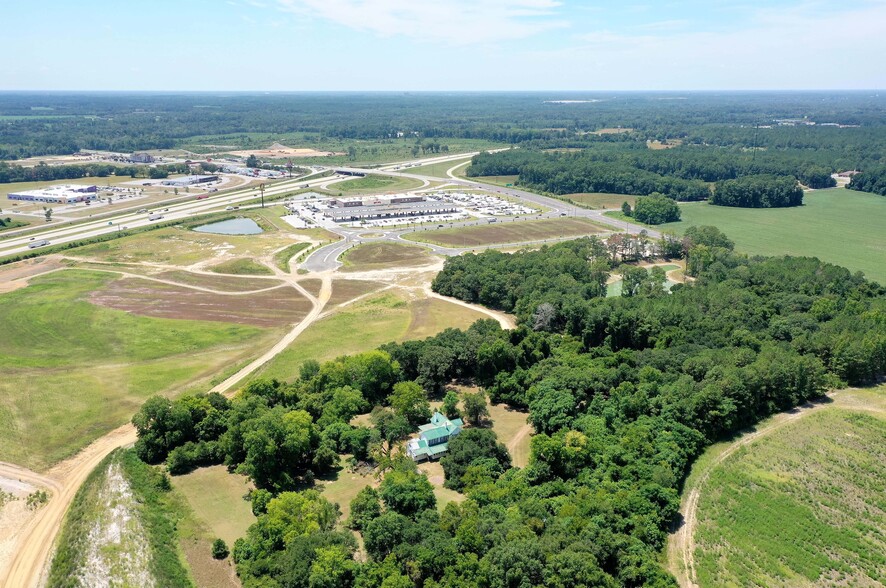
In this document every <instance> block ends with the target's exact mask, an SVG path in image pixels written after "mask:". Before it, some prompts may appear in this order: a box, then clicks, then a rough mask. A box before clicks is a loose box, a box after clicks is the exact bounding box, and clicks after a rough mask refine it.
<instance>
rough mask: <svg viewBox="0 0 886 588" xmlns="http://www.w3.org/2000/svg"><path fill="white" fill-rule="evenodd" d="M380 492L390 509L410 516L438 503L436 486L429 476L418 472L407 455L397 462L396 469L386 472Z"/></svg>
mask: <svg viewBox="0 0 886 588" xmlns="http://www.w3.org/2000/svg"><path fill="white" fill-rule="evenodd" d="M379 494H380V495H381V497H382V500H384V501H385V505H386V506H387V507H388V508H389V509H390V510H392V511H394V512H397V513H400V514H402V515H405V516H409V517H415V515H416V514H418V513H419V512H421V511H423V510H426V509H429V508H434V506H435V505H436V504H437V499H436V497H435V496H434V487H433V486H431V483H430V482H429V481H428V478H427V476H425V475H424V474H422V473H419V472H417V471H416V470H415V464H414V463H412V460H410V459H408V458H405V457H404V458H400V459H399V460H398V461H397V462H395V465H394V469H392V470H391V471H389V472H388V473H387V474H385V477H384V478H383V479H382V482H381V486H380V488H379Z"/></svg>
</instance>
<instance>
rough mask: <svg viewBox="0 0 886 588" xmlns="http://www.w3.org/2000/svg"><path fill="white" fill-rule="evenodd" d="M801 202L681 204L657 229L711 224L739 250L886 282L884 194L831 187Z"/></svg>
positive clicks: (674, 228)
mask: <svg viewBox="0 0 886 588" xmlns="http://www.w3.org/2000/svg"><path fill="white" fill-rule="evenodd" d="M804 202H805V205H804V206H801V207H797V208H779V209H748V208H727V207H721V206H712V205H710V204H704V203H693V204H683V205H681V207H680V210H681V212H682V218H683V220H682V221H681V222H679V223H669V224H665V225H660V227H659V228H660V229H663V230H672V231H675V232H678V233H682V231H683V230H685V229H686V227H689V226H692V225H714V226H717V227H719V228H720V230H722V231H723V232H724V233H726V235H727V236H728V237H729V238H730V239H732V240H733V241H735V248H736V250H738V251H741V252H744V253H748V254H752V255H783V254H788V255H810V256H815V257H818V258H820V259H822V260H824V261H828V262H830V263H835V264H838V265H842V266H845V267H848V268H849V269H851V270H854V271H856V270H857V271H863V272H864V273H865V275H866V276H868V277H869V278H871V279H873V280H876V281H878V282H880V283H881V284H883V283H886V263H884V260H886V230H884V227H883V222H884V219H886V198H884V197H883V196H877V195H874V194H866V193H864V192H856V191H853V190H846V189H844V188H832V189H830V190H817V191H814V192H807V193H806V195H805V197H804Z"/></svg>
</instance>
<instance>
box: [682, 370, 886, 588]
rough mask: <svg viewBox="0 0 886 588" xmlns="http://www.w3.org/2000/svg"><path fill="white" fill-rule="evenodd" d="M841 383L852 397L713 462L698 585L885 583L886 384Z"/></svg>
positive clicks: (703, 506) (703, 503) (704, 502)
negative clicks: (855, 387)
mask: <svg viewBox="0 0 886 588" xmlns="http://www.w3.org/2000/svg"><path fill="white" fill-rule="evenodd" d="M846 393H848V394H850V395H851V396H850V399H851V400H852V402H847V401H846V400H845V399H843V398H838V400H837V401H836V402H835V403H834V405H832V406H828V407H826V408H822V409H820V410H819V411H817V412H816V413H813V414H809V415H807V416H805V417H804V418H803V419H802V421H800V422H797V423H792V424H788V425H785V426H784V427H782V428H780V429H778V430H776V431H773V432H772V433H770V434H768V435H766V436H765V437H763V438H761V439H760V440H758V441H756V442H754V443H752V444H751V445H749V446H747V447H744V448H741V449H739V450H738V451H737V452H736V453H735V454H733V455H731V456H730V457H729V458H727V459H726V461H724V462H723V463H722V464H721V465H719V466H717V467H716V469H714V470H713V471H712V472H711V476H710V478H709V480H708V483H707V484H706V485H705V487H704V489H703V491H702V494H701V499H700V501H699V526H698V529H697V532H696V535H695V540H696V551H695V557H696V562H697V564H696V569H697V573H698V580H699V585H700V586H702V587H707V586H751V585H753V586H801V585H802V586H879V585H883V584H884V583H886V557H884V556H883V554H884V553H886V537H884V535H883V529H884V528H886V443H884V440H886V413H884V412H882V411H883V410H884V409H886V388H884V387H881V388H880V389H879V390H878V391H861V394H860V396H859V395H857V394H858V393H856V392H855V391H844V392H843V394H846ZM853 407H857V408H862V409H863V410H848V409H849V408H853ZM872 407H873V409H878V410H879V411H880V412H872V411H871V410H872ZM864 409H867V410H864ZM717 450H718V448H717V447H716V446H715V447H714V448H712V449H711V450H709V451H708V452H707V453H706V455H707V454H708V453H712V452H716V451H717ZM700 461H702V460H700ZM694 471H695V469H694Z"/></svg>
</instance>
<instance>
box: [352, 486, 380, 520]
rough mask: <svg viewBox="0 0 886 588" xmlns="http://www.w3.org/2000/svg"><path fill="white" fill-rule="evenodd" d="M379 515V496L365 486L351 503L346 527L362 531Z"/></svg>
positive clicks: (373, 489)
mask: <svg viewBox="0 0 886 588" xmlns="http://www.w3.org/2000/svg"><path fill="white" fill-rule="evenodd" d="M380 515H381V496H379V493H378V491H377V490H376V489H375V488H373V487H372V486H365V487H364V488H363V489H362V490H360V491H359V492H358V493H357V496H355V497H354V499H353V500H352V501H351V516H350V518H349V519H348V526H349V527H350V528H352V529H357V530H360V529H363V528H365V527H366V525H367V524H369V523H370V522H371V521H372V520H374V519H376V518H378V517H379V516H380Z"/></svg>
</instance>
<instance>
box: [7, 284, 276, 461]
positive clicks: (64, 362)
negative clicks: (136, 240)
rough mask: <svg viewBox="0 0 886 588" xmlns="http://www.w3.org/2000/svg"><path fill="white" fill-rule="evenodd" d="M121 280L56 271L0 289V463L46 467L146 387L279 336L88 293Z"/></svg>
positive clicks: (112, 421)
mask: <svg viewBox="0 0 886 588" xmlns="http://www.w3.org/2000/svg"><path fill="white" fill-rule="evenodd" d="M122 281H125V280H116V279H115V275H114V274H112V273H107V272H92V271H83V270H64V271H57V272H54V273H51V274H47V275H45V276H40V277H36V278H33V279H32V280H31V283H30V285H29V286H27V287H25V288H20V289H17V290H15V291H12V292H8V293H6V294H3V295H0V324H3V337H2V338H0V368H2V370H3V372H4V377H3V379H2V380H0V461H10V462H13V463H17V464H21V465H24V466H26V467H29V468H32V469H38V470H40V469H45V468H46V467H48V466H49V465H51V464H53V463H55V462H57V461H59V460H61V459H63V458H65V457H67V456H70V455H71V454H73V453H75V452H76V451H77V450H78V449H80V448H81V447H83V446H85V445H86V444H88V443H89V442H90V441H92V440H93V439H96V438H97V437H99V436H101V435H102V434H104V433H105V432H107V431H109V430H111V429H113V428H114V427H117V426H119V425H121V424H123V423H125V422H126V421H128V420H129V418H130V417H131V416H132V414H133V413H134V412H135V410H137V409H138V407H139V406H140V405H141V403H142V402H143V401H144V400H145V399H146V398H148V397H149V396H151V395H152V394H157V393H163V394H175V393H176V392H181V391H183V390H185V389H187V388H189V387H192V386H195V385H197V384H199V383H200V382H208V381H209V380H210V379H211V378H212V377H214V376H215V375H216V374H217V373H218V372H219V371H222V370H224V369H225V368H226V366H228V365H229V364H232V363H237V362H240V361H243V360H244V359H245V358H248V357H251V356H252V355H254V353H255V350H256V349H257V348H261V347H263V346H265V345H267V344H269V343H270V341H271V340H273V339H274V337H275V336H277V331H276V329H268V328H260V327H257V326H251V325H246V324H235V323H233V322H215V321H213V322H210V321H200V320H173V319H167V318H153V317H147V316H139V315H137V314H131V313H127V312H123V311H121V310H114V309H111V308H105V307H103V306H100V305H99V304H95V303H93V302H90V301H89V297H90V296H93V295H95V293H96V292H101V291H103V290H107V289H108V288H112V287H114V284H119V283H120V282H122Z"/></svg>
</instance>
